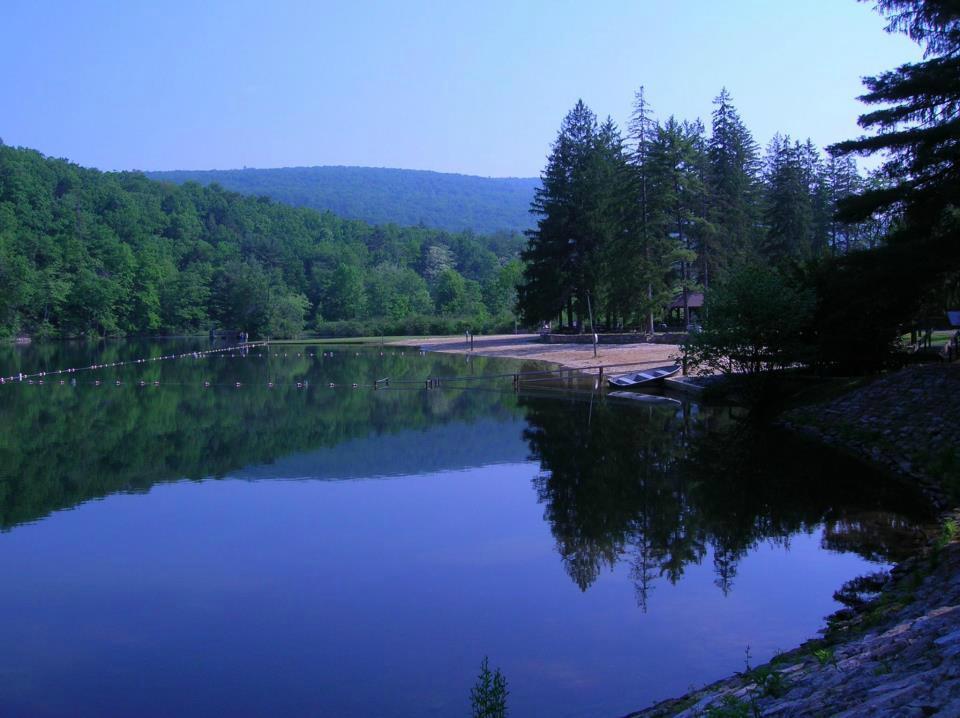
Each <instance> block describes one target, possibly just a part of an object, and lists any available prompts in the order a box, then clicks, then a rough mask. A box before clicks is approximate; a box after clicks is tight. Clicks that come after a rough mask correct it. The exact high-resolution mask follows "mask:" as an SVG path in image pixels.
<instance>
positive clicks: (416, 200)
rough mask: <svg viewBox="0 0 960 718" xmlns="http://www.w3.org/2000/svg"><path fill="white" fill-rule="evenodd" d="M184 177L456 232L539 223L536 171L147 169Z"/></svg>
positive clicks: (377, 220)
mask: <svg viewBox="0 0 960 718" xmlns="http://www.w3.org/2000/svg"><path fill="white" fill-rule="evenodd" d="M146 174H147V176H148V177H151V178H153V179H158V180H164V181H169V182H176V183H178V184H180V183H183V182H188V181H190V182H199V183H200V184H203V185H209V184H212V183H214V182H216V183H217V184H219V185H221V186H222V187H224V188H225V189H228V190H233V191H234V192H243V193H244V194H253V195H266V196H267V197H270V198H272V199H275V200H277V201H279V202H285V203H287V204H292V205H293V206H295V207H312V208H313V209H318V210H329V211H331V212H333V213H334V214H337V215H339V216H341V217H346V218H348V219H360V220H363V221H364V222H369V223H371V224H388V223H393V224H399V225H410V226H416V225H423V226H426V227H432V228H435V229H445V230H447V231H450V232H460V231H463V230H468V229H469V230H472V231H474V232H478V233H486V234H489V233H493V232H497V231H502V230H507V231H513V232H516V231H523V230H525V229H529V228H531V227H532V226H533V219H532V218H531V216H530V202H531V200H532V199H533V192H534V189H535V188H536V187H537V186H539V184H540V180H539V179H537V178H514V177H508V178H490V177H473V176H470V175H460V174H446V173H441V172H424V171H421V170H401V169H386V168H378V167H283V168H279V169H242V170H206V171H204V170H196V171H194V170H177V171H173V172H147V173H146Z"/></svg>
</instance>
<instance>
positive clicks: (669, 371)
mask: <svg viewBox="0 0 960 718" xmlns="http://www.w3.org/2000/svg"><path fill="white" fill-rule="evenodd" d="M678 371H680V365H679V364H671V365H669V366H658V367H654V368H653V369H645V370H643V371H635V372H631V373H629V374H620V375H619V376H612V377H610V378H609V379H608V380H607V381H608V382H609V383H610V386H617V387H621V388H622V387H628V386H640V385H641V384H655V383H658V382H660V381H663V380H664V379H666V378H667V377H668V376H673V375H674V374H676V373H677V372H678Z"/></svg>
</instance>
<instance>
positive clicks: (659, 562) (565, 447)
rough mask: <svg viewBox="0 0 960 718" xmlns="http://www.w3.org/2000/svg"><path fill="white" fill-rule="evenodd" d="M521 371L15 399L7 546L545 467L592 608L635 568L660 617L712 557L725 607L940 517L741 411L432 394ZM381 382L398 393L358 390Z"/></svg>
mask: <svg viewBox="0 0 960 718" xmlns="http://www.w3.org/2000/svg"><path fill="white" fill-rule="evenodd" d="M204 346H205V344H202V343H201V344H196V343H195V344H190V343H182V344H179V345H174V347H173V349H171V346H170V345H157V344H150V343H140V344H137V343H126V344H115V345H106V346H100V347H91V346H89V345H76V346H70V345H37V346H34V347H29V348H26V349H21V350H18V351H17V352H16V353H11V350H10V349H9V348H7V350H6V351H7V354H6V355H3V356H0V359H2V361H0V363H2V364H3V371H4V372H6V373H12V372H15V371H33V370H35V369H36V368H37V367H43V368H47V369H52V368H56V367H58V366H59V367H63V366H69V365H78V364H81V363H84V362H91V361H97V362H103V363H109V362H114V361H120V360H124V359H130V358H135V357H141V356H146V357H150V356H159V355H161V354H164V353H169V352H171V351H172V350H175V351H180V350H189V349H191V348H197V347H204ZM503 369H504V366H503V364H501V363H498V362H497V361H495V360H488V359H484V358H482V357H474V358H472V359H471V361H470V362H468V363H465V362H464V360H463V358H462V357H453V356H444V355H437V354H428V355H425V356H421V355H419V353H418V352H415V351H410V350H400V349H385V350H381V349H378V348H375V349H369V348H368V349H365V350H360V349H356V348H343V347H341V348H336V349H334V350H333V353H332V355H327V354H326V352H325V351H324V349H323V348H320V349H316V348H308V347H295V346H292V347H275V348H272V349H269V350H254V351H252V352H250V353H249V355H246V356H245V355H244V354H243V353H241V352H236V353H227V354H225V355H222V356H211V357H205V358H200V359H193V358H190V359H183V360H177V361H170V362H156V363H150V364H146V365H133V366H125V367H121V368H118V369H115V370H103V371H98V372H93V373H89V374H85V375H84V376H83V377H80V383H79V384H78V385H77V386H75V387H74V386H69V385H67V386H60V385H58V384H47V385H44V386H37V385H34V386H30V385H26V384H16V385H12V386H11V385H7V386H4V387H0V391H2V392H3V401H2V402H0V527H2V528H4V529H10V528H11V527H14V526H16V525H17V524H20V523H24V522H30V521H35V520H37V519H39V518H41V517H43V516H46V515H47V514H49V513H50V512H52V511H55V510H57V509H62V508H69V507H71V506H75V505H77V504H80V503H83V502H85V501H88V500H90V499H92V498H97V497H102V496H106V495H108V494H111V493H115V492H129V491H146V490H148V489H149V488H150V487H151V486H152V485H154V484H155V483H157V482H164V481H172V480H178V479H182V478H191V479H202V478H207V477H222V476H226V475H230V474H238V475H240V476H243V477H246V478H277V477H278V478H290V477H296V478H303V477H309V478H317V479H331V478H347V477H349V478H362V477H363V476H382V475H391V474H413V473H417V472H420V473H423V472H426V471H435V470H442V469H452V468H464V467H468V466H480V465H485V464H492V463H497V462H509V461H520V460H523V459H525V458H526V457H527V455H528V454H529V455H530V456H532V458H534V459H535V460H536V461H538V462H539V464H540V467H541V471H540V473H539V475H538V477H537V478H536V479H535V481H534V484H535V489H536V493H537V497H538V499H539V501H540V502H541V503H543V505H544V507H545V510H544V517H545V519H546V520H547V521H548V522H549V525H550V528H551V531H552V533H553V535H554V537H555V538H556V546H557V552H558V553H559V556H560V558H561V560H562V562H563V564H564V567H565V569H566V571H567V573H568V574H569V576H570V578H571V579H572V580H573V581H574V582H575V583H576V584H577V586H579V587H580V588H581V589H582V590H584V591H585V590H587V589H588V588H589V587H590V586H591V585H592V584H593V583H594V582H595V581H596V580H597V577H598V576H599V575H600V573H601V571H602V570H604V569H605V568H612V567H613V566H614V565H616V564H618V563H620V562H627V563H628V564H629V565H630V567H631V569H630V570H631V574H632V576H633V580H634V584H635V587H636V594H637V601H638V604H639V605H640V606H641V607H643V608H644V609H646V608H647V606H648V604H649V601H650V594H651V590H652V588H653V587H654V585H655V584H656V582H657V581H659V580H666V581H669V582H671V583H676V582H678V581H679V580H680V579H681V578H682V576H683V574H684V570H685V568H686V567H688V566H689V565H690V564H693V563H700V562H702V561H703V560H704V559H705V557H707V556H708V555H709V556H711V557H712V561H713V565H714V572H715V582H716V585H717V587H718V589H719V590H720V591H721V592H722V593H724V594H726V593H727V592H729V591H730V590H731V589H732V588H733V586H734V585H735V580H736V575H737V567H738V564H739V562H740V561H741V560H742V559H743V557H744V556H745V555H747V554H748V553H749V552H750V551H751V550H753V549H754V548H755V547H756V546H758V545H759V544H760V543H761V542H772V543H775V544H781V545H784V546H788V545H789V541H790V536H791V535H793V534H795V533H797V532H812V531H813V530H814V529H816V528H818V527H819V526H821V525H823V526H825V532H824V538H823V543H824V548H826V549H829V550H835V551H853V552H856V553H858V554H860V555H861V556H863V557H865V558H867V559H869V560H871V561H890V560H894V559H896V558H897V557H898V556H899V555H900V552H902V551H903V550H904V546H905V545H906V543H907V542H909V539H910V537H911V536H912V535H913V533H914V530H915V528H914V527H915V526H916V524H917V522H918V521H920V520H921V519H922V518H923V511H922V508H921V506H922V504H921V503H920V501H919V500H918V499H917V497H915V496H913V495H912V494H909V493H908V492H906V491H905V490H903V489H901V488H898V487H896V486H895V485H892V484H891V483H890V482H886V481H876V480H875V477H873V476H872V475H870V474H868V473H867V472H865V471H864V469H863V468H862V467H859V466H858V465H856V464H854V463H852V462H850V463H846V462H843V461H841V460H839V459H838V458H837V457H836V456H834V455H833V454H826V453H823V452H818V451H814V450H812V449H811V448H810V447H809V446H801V445H797V444H795V443H793V442H791V441H789V440H787V439H786V437H783V436H777V435H775V434H771V433H769V432H767V433H761V432H759V431H758V430H757V429H756V428H755V427H752V426H751V425H750V424H749V422H746V421H744V420H743V419H744V418H743V417H742V416H740V415H738V413H737V412H736V411H734V410H731V409H725V408H723V409H703V408H700V407H697V406H696V405H693V404H690V403H686V402H685V403H661V404H642V403H638V402H631V401H616V400H614V399H606V400H603V399H601V398H600V395H599V394H596V393H593V394H589V395H587V396H586V398H585V395H584V394H582V393H571V394H563V393H560V392H557V391H553V392H550V393H551V395H550V396H547V397H545V396H538V395H530V394H527V393H523V392H521V393H520V394H519V395H517V394H514V393H513V392H512V391H510V390H509V381H506V382H503V383H502V384H498V383H491V384H485V385H481V386H479V387H477V388H475V389H472V390H461V389H455V388H449V389H444V390H439V391H429V392H428V391H424V390H422V389H421V388H419V385H418V384H417V382H419V380H420V379H421V378H423V377H426V376H444V375H454V374H492V373H499V372H502V371H503ZM382 377H392V378H393V379H394V383H393V385H392V387H393V388H391V389H389V390H380V391H372V390H370V389H369V388H367V389H353V388H352V386H353V384H360V385H363V384H364V383H366V384H371V383H372V382H373V381H374V379H378V378H382ZM98 380H99V381H101V382H102V384H101V385H100V386H96V385H95V383H94V382H95V381H98ZM116 380H120V381H121V383H122V385H121V386H115V381H116ZM404 380H409V381H410V382H411V383H410V384H408V385H405V384H403V381H404ZM140 382H145V383H146V386H145V387H141V386H139V384H140ZM154 382H159V383H160V385H159V386H158V387H156V386H153V384H154ZM237 383H239V384H240V387H241V388H237V387H236V385H237ZM330 383H334V384H336V385H337V386H338V387H340V388H337V389H329V384H330ZM206 384H209V385H210V386H209V387H205V385H206ZM556 388H557V387H554V389H556ZM542 391H543V389H541V390H540V393H542ZM521 433H522V439H523V442H525V445H524V443H521V442H520V441H519V440H518V439H519V438H520V436H521ZM284 457H286V458H284ZM277 461H280V462H281V463H283V464H284V466H283V467H282V468H278V467H274V466H271V464H273V463H274V462H277ZM264 465H266V467H265V468H260V469H257V468H249V467H257V466H261V467H262V466H264ZM244 467H247V468H246V469H245V468H244Z"/></svg>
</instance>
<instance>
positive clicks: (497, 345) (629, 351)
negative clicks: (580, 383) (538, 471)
mask: <svg viewBox="0 0 960 718" xmlns="http://www.w3.org/2000/svg"><path fill="white" fill-rule="evenodd" d="M539 338H540V337H539V335H537V334H498V335H491V336H482V337H474V340H473V352H472V353H473V354H476V355H477V356H488V357H502V358H504V359H529V360H531V361H544V362H552V363H554V364H559V365H560V366H563V367H567V368H570V369H584V370H585V371H586V372H590V373H595V372H596V371H597V370H596V369H595V368H593V369H591V368H592V367H599V366H603V367H608V366H617V365H636V366H637V368H643V367H644V366H658V365H661V364H671V363H673V362H674V361H678V357H679V355H680V347H679V346H677V345H676V344H647V343H639V342H638V343H637V344H601V345H599V346H598V347H597V356H596V357H595V356H593V346H592V345H590V344H541V343H540V342H539V341H538V339H539ZM395 344H397V345H400V346H417V347H420V348H421V349H423V350H425V351H436V352H446V353H450V354H466V353H468V352H470V346H469V344H467V343H466V342H465V341H464V340H463V338H462V337H437V338H430V339H423V340H414V341H399V342H395ZM627 368H628V367H627Z"/></svg>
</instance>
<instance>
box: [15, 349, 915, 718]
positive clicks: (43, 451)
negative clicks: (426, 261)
mask: <svg viewBox="0 0 960 718" xmlns="http://www.w3.org/2000/svg"><path fill="white" fill-rule="evenodd" d="M171 346H173V348H171ZM185 348H203V346H202V345H199V344H196V343H194V344H191V343H179V344H176V345H171V344H162V345H159V344H147V343H124V344H112V345H107V346H99V345H81V346H71V345H57V346H40V345H34V346H30V347H26V348H17V349H14V348H10V347H6V348H3V349H0V374H4V375H6V374H11V373H15V372H18V371H25V372H29V371H34V370H38V369H47V370H49V369H55V368H61V367H66V366H78V365H81V364H88V363H90V362H93V361H116V360H118V359H127V358H137V357H141V356H156V355H160V354H163V353H167V352H170V351H173V350H174V349H181V350H182V349H185ZM322 351H323V349H322V348H320V349H319V353H316V352H317V349H314V348H312V347H294V346H291V347H284V348H280V349H278V348H273V349H271V350H270V351H269V352H264V351H253V352H251V353H250V354H249V355H247V356H242V355H239V354H234V355H233V356H231V355H229V354H227V355H225V356H223V357H209V358H203V359H194V358H191V359H182V360H176V361H169V362H151V363H149V364H146V365H135V366H133V367H127V368H121V369H116V370H109V371H107V370H105V371H102V372H99V373H81V374H76V375H73V377H72V378H75V379H76V380H77V384H76V385H75V386H72V385H70V384H69V383H68V384H67V385H65V386H60V385H59V384H58V383H57V381H53V382H51V381H49V380H47V381H46V382H45V384H44V385H42V386H41V385H37V384H35V385H29V384H27V383H22V384H20V383H18V384H14V385H4V386H0V527H2V529H3V533H0V575H3V576H4V577H5V581H4V587H3V590H2V591H0V616H2V617H3V618H2V619H0V621H2V628H3V636H4V651H3V652H2V653H0V714H2V715H4V716H46V715H49V716H111V715H137V716H173V715H175V716H200V715H230V716H255V715H289V716H307V715H309V716H348V715H349V716H382V717H393V716H396V717H407V716H458V715H459V716H463V715H469V691H470V687H471V685H472V684H473V681H474V678H475V676H476V673H477V670H478V666H479V663H480V661H481V660H482V659H483V657H484V656H489V657H490V660H491V664H492V665H496V666H499V667H500V668H501V669H502V670H503V671H504V673H505V674H506V676H507V680H508V682H509V687H510V691H511V695H510V701H509V703H510V708H511V715H514V716H517V717H518V718H525V717H527V716H533V717H535V716H550V717H551V718H557V717H564V716H603V717H605V718H615V717H616V716H619V715H623V714H624V713H627V712H629V711H631V710H634V709H637V708H640V707H643V706H645V705H646V704H648V703H649V702H650V701H653V700H656V699H660V698H665V697H669V696H671V695H674V694H677V693H680V692H683V691H685V690H686V689H687V688H688V686H690V685H692V684H702V683H705V682H707V681H710V680H712V679H715V678H718V677H721V676H722V675H724V674H727V673H729V672H731V671H734V670H740V669H742V667H743V661H744V655H745V650H746V649H747V647H748V646H749V651H750V654H751V656H752V660H753V662H754V663H756V662H760V661H763V660H765V659H768V658H770V657H771V656H772V655H773V654H774V653H775V651H776V650H778V649H787V648H790V647H792V646H794V645H795V644H797V643H798V642H800V641H802V640H804V639H805V638H808V637H810V636H811V635H813V634H814V633H815V632H816V631H817V629H818V628H819V627H820V626H821V625H822V620H823V617H824V616H826V615H827V614H829V613H831V612H832V611H834V610H836V608H837V607H838V605H837V604H836V603H835V602H834V601H833V599H832V597H831V596H832V593H833V591H834V590H836V589H837V588H838V587H839V586H840V585H841V584H842V583H843V582H844V581H846V580H848V579H850V578H853V577H854V576H856V575H859V574H862V573H866V572H870V571H874V570H877V569H878V568H879V567H882V566H883V565H885V564H887V563H889V562H890V561H892V560H895V559H896V558H897V556H898V555H899V552H902V550H903V546H904V540H905V538H908V537H909V536H910V535H911V533H912V531H913V527H914V526H915V525H916V524H917V523H918V522H920V521H922V520H924V519H925V517H924V516H923V515H922V513H921V512H920V510H919V509H918V508H917V507H918V506H919V502H918V501H917V500H916V499H915V497H912V496H909V495H905V494H903V493H902V492H901V491H900V490H898V489H897V488H896V487H892V486H890V485H888V484H887V483H886V482H884V481H881V480H879V479H877V478H876V477H874V476H870V475H867V474H864V473H863V471H862V470H861V469H859V468H857V467H855V466H847V465H844V464H842V463H841V462H839V461H838V460H837V459H836V457H833V456H828V455H821V454H820V453H818V452H816V451H813V450H811V449H810V448H809V447H803V446H794V445H792V444H791V443H789V442H787V441H785V440H784V439H783V438H782V437H777V436H774V435H758V434H756V433H755V432H753V431H752V430H750V429H749V425H748V424H746V423H745V422H743V421H742V420H740V418H738V417H737V415H736V413H735V412H734V411H732V410H729V409H717V408H713V409H710V408H704V407H698V406H696V405H691V404H680V403H664V404H658V405H640V404H639V403H638V402H634V401H617V400H611V399H605V400H601V398H600V397H599V396H598V395H596V394H594V393H593V392H592V391H591V387H590V386H589V385H587V386H584V385H582V384H581V385H579V386H573V385H570V386H565V385H560V384H544V385H538V386H536V387H535V388H533V387H532V388H530V389H525V390H524V391H521V392H520V393H519V394H515V393H514V392H513V391H512V390H511V386H510V381H509V379H507V380H490V381H482V382H477V383H475V384H467V383H466V382H461V383H458V382H455V381H448V382H445V383H444V388H442V389H440V390H434V391H430V392H427V391H424V390H423V389H422V388H421V387H422V380H423V379H424V378H426V377H427V376H430V375H433V376H455V375H471V374H473V375H481V374H492V373H500V372H503V371H513V370H515V369H516V368H518V367H520V365H519V364H516V363H507V362H502V361H494V360H486V359H482V358H475V359H473V360H472V361H466V360H465V359H464V358H463V357H450V356H441V355H426V356H421V355H419V353H418V352H416V351H410V350H405V351H403V352H401V350H398V349H389V350H387V351H386V352H385V355H384V356H380V351H379V350H377V349H370V348H365V349H364V348H344V347H338V348H335V349H334V355H333V357H325V356H323V355H322ZM311 352H315V355H314V356H311V355H310V354H311ZM386 376H389V377H391V378H392V379H393V381H392V383H391V388H390V389H388V390H380V391H376V392H374V391H372V390H370V389H369V388H358V389H352V388H350V385H351V384H352V383H354V382H356V383H359V384H365V383H370V382H372V381H373V380H374V379H376V378H381V377H386ZM97 378H99V379H100V380H101V381H102V382H103V384H102V385H101V386H95V385H94V384H93V382H94V380H95V379H97ZM117 378H119V379H120V380H121V381H122V382H123V384H122V386H119V387H118V386H115V381H116V379H117ZM140 380H143V381H146V382H147V383H148V386H146V387H140V386H138V382H139V381H140ZM403 380H409V381H411V382H416V383H415V384H414V383H411V384H409V385H405V384H402V383H401V382H402V381H403ZM154 381H160V386H158V387H155V386H152V382H154ZM205 381H208V382H210V383H211V386H210V387H209V388H204V386H203V384H204V382H205ZM238 381H239V382H241V384H242V386H241V387H240V388H237V387H236V386H235V383H236V382H238ZM269 381H272V382H274V384H275V386H274V387H273V388H268V387H267V382H269ZM297 382H301V383H306V386H305V387H304V388H297V386H296V385H297ZM330 382H334V383H336V384H338V385H341V384H342V385H346V388H335V389H330V388H328V384H329V383H330ZM463 387H471V388H463Z"/></svg>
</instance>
